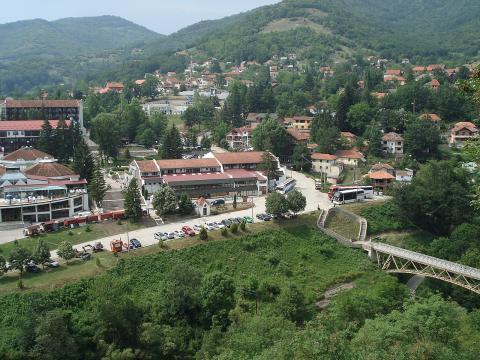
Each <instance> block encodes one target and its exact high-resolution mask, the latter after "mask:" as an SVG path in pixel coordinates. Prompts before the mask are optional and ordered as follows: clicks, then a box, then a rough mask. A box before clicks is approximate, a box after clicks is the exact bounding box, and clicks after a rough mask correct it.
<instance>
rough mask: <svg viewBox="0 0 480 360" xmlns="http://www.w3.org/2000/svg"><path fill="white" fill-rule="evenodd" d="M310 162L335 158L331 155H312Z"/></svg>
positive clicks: (335, 158)
mask: <svg viewBox="0 0 480 360" xmlns="http://www.w3.org/2000/svg"><path fill="white" fill-rule="evenodd" d="M312 160H337V157H336V156H335V155H331V154H321V153H314V154H312Z"/></svg>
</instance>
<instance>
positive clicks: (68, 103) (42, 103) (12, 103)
mask: <svg viewBox="0 0 480 360" xmlns="http://www.w3.org/2000/svg"><path fill="white" fill-rule="evenodd" d="M5 104H6V106H7V108H42V107H43V108H76V107H79V106H80V101H79V100H5Z"/></svg>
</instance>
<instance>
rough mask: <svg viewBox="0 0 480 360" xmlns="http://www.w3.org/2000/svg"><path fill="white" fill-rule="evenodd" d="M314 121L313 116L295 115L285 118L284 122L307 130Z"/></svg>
mask: <svg viewBox="0 0 480 360" xmlns="http://www.w3.org/2000/svg"><path fill="white" fill-rule="evenodd" d="M312 121H313V117H312V116H294V117H290V118H288V117H287V118H285V120H284V123H285V125H286V126H291V127H293V128H295V129H298V130H306V129H310V125H311V124H312Z"/></svg>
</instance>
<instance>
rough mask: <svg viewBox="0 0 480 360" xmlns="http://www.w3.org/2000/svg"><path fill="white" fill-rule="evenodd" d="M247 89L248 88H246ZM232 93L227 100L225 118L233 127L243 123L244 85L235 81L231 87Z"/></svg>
mask: <svg viewBox="0 0 480 360" xmlns="http://www.w3.org/2000/svg"><path fill="white" fill-rule="evenodd" d="M244 90H245V91H246V89H244ZM229 91H230V94H229V95H228V98H227V100H226V102H225V105H224V109H223V119H224V121H226V122H227V123H230V124H231V125H232V126H233V127H239V126H242V125H243V121H244V119H243V112H242V110H243V96H242V86H241V84H240V83H239V82H238V81H235V82H234V83H233V84H232V85H231V86H230V88H229Z"/></svg>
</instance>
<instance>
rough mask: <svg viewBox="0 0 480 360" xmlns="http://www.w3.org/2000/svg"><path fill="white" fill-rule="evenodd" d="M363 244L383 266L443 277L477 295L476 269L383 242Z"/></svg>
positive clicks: (479, 274)
mask: <svg viewBox="0 0 480 360" xmlns="http://www.w3.org/2000/svg"><path fill="white" fill-rule="evenodd" d="M362 246H363V248H364V249H365V250H366V251H368V254H369V256H370V258H371V259H373V260H374V261H376V262H377V264H378V266H379V267H380V268H381V269H382V270H385V271H387V272H390V273H402V274H414V275H420V276H424V277H430V278H434V279H438V280H443V281H446V282H449V283H452V284H455V285H458V286H461V287H463V288H465V289H468V290H470V291H473V292H475V293H477V294H479V295H480V270H478V269H475V268H472V267H470V266H466V265H461V264H457V263H454V262H451V261H446V260H442V259H437V258H435V257H433V256H428V255H424V254H420V253H417V252H414V251H410V250H405V249H402V248H398V247H395V246H392V245H387V244H383V243H375V242H364V243H363V244H362Z"/></svg>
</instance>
